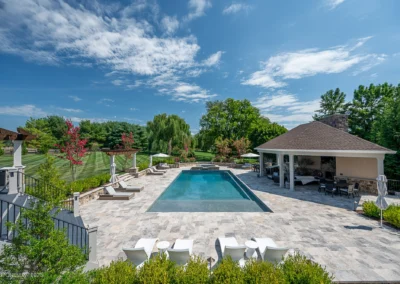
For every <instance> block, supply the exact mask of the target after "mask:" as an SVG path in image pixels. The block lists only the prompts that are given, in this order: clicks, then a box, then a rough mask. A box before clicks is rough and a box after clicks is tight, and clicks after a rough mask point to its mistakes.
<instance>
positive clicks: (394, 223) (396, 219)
mask: <svg viewBox="0 0 400 284" xmlns="http://www.w3.org/2000/svg"><path fill="white" fill-rule="evenodd" d="M362 206H363V207H362V208H363V210H362V211H361V210H358V211H357V212H358V213H360V214H363V215H364V216H367V217H369V218H372V219H375V220H378V221H380V219H381V215H380V214H381V210H380V209H379V208H378V206H376V205H375V202H373V201H366V202H364V203H363V205H362ZM383 223H384V224H385V225H388V226H390V227H393V228H396V229H398V230H400V205H395V204H391V205H389V207H388V208H387V209H386V210H383Z"/></svg>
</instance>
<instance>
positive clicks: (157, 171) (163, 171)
mask: <svg viewBox="0 0 400 284" xmlns="http://www.w3.org/2000/svg"><path fill="white" fill-rule="evenodd" d="M151 169H153V170H154V171H155V172H156V173H163V174H165V173H166V172H167V171H166V170H158V169H157V168H156V167H155V166H152V167H151Z"/></svg>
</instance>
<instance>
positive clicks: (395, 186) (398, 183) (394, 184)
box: [387, 179, 400, 193]
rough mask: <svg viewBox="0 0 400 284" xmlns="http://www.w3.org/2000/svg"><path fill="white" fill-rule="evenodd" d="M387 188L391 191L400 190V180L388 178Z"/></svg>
mask: <svg viewBox="0 0 400 284" xmlns="http://www.w3.org/2000/svg"><path fill="white" fill-rule="evenodd" d="M387 189H388V192H389V193H394V192H396V191H397V192H400V180H394V179H388V182H387Z"/></svg>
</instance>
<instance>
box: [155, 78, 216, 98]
mask: <svg viewBox="0 0 400 284" xmlns="http://www.w3.org/2000/svg"><path fill="white" fill-rule="evenodd" d="M160 92H161V93H167V94H169V95H171V96H172V99H173V100H174V101H183V102H190V103H199V102H203V101H207V100H210V99H211V98H214V97H216V96H217V95H216V94H210V93H209V91H207V90H204V89H202V88H201V87H199V86H198V85H195V84H188V83H182V82H178V83H176V85H175V86H174V87H172V90H171V89H165V90H160Z"/></svg>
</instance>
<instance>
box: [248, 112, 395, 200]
mask: <svg viewBox="0 0 400 284" xmlns="http://www.w3.org/2000/svg"><path fill="white" fill-rule="evenodd" d="M347 129H348V127H347V116H346V115H334V116H330V117H327V118H325V119H323V120H321V121H313V122H310V123H306V124H302V125H299V126H297V127H295V128H293V129H292V130H290V131H288V132H287V133H285V134H282V135H280V136H278V137H276V138H274V139H272V140H270V141H268V142H266V143H264V144H262V145H260V146H258V147H257V148H256V150H257V151H258V152H259V154H260V175H261V176H264V175H266V172H267V171H266V169H267V168H268V167H277V168H279V173H284V174H279V173H278V171H277V172H276V174H275V181H276V182H277V183H279V185H280V187H285V184H286V183H288V184H289V188H290V190H294V189H295V184H299V183H300V184H307V183H311V182H313V181H316V182H317V181H318V179H319V178H324V179H327V180H335V179H346V180H347V181H348V182H349V183H351V184H353V183H359V184H360V190H361V191H364V192H369V193H376V178H377V176H378V175H382V174H384V159H385V155H387V154H395V153H396V152H395V151H392V150H390V149H387V148H385V147H382V146H380V145H377V144H375V143H372V142H369V141H367V140H364V139H361V138H359V137H357V136H355V135H352V134H350V133H348V132H347ZM278 176H279V178H278Z"/></svg>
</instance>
